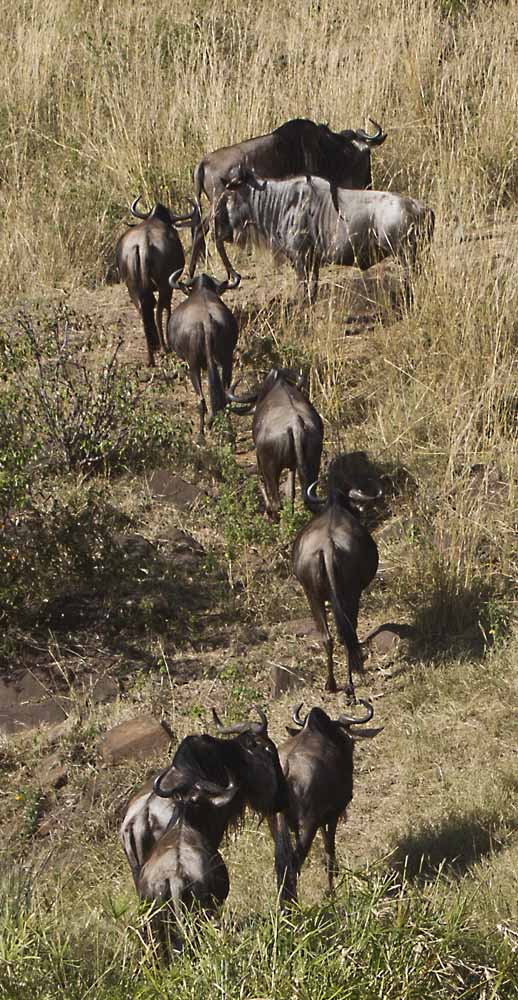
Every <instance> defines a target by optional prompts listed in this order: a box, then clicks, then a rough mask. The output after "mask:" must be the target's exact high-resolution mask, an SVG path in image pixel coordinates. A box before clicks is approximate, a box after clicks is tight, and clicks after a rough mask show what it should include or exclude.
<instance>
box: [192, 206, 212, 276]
mask: <svg viewBox="0 0 518 1000" xmlns="http://www.w3.org/2000/svg"><path fill="white" fill-rule="evenodd" d="M209 228H210V219H209V217H208V216H205V218H204V219H202V220H201V222H200V223H198V225H197V226H196V231H195V234H194V239H193V241H192V249H191V259H190V261H189V277H190V278H192V277H193V275H194V272H195V271H196V265H197V263H198V258H199V257H200V255H201V254H202V253H205V252H206V249H207V247H206V243H205V237H206V235H207V233H208V231H209Z"/></svg>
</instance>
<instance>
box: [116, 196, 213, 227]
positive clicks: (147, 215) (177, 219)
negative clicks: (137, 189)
mask: <svg viewBox="0 0 518 1000" xmlns="http://www.w3.org/2000/svg"><path fill="white" fill-rule="evenodd" d="M140 199H141V195H140V194H139V195H138V196H137V197H136V198H135V199H134V200H133V201H132V203H131V208H130V212H131V214H132V215H134V216H135V218H136V219H142V220H144V221H145V220H147V219H157V220H158V221H159V222H165V224H166V225H167V226H177V225H178V224H179V223H182V222H183V223H186V224H187V225H192V221H193V213H195V212H197V209H196V206H195V205H194V204H193V211H192V212H189V214H188V215H174V214H173V212H171V210H170V209H169V208H166V206H165V205H162V203H161V202H159V201H157V203H156V205H154V207H153V208H151V209H150V210H149V212H140V211H139V210H138V209H137V205H138V203H139V201H140ZM180 228H181V227H180Z"/></svg>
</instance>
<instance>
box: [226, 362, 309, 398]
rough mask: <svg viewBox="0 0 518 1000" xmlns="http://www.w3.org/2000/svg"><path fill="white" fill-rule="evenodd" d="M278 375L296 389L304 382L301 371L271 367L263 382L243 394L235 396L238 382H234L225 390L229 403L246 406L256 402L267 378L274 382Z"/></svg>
mask: <svg viewBox="0 0 518 1000" xmlns="http://www.w3.org/2000/svg"><path fill="white" fill-rule="evenodd" d="M279 377H282V378H284V379H285V380H286V381H287V382H292V383H293V384H294V385H295V386H296V388H297V389H300V388H301V387H302V386H303V385H304V382H305V377H304V374H303V373H302V372H301V371H298V372H297V371H295V369H294V368H272V370H271V371H270V372H269V373H268V375H267V376H266V378H265V380H264V382H263V383H261V385H258V386H256V387H255V389H252V390H251V391H250V392H247V393H246V394H245V395H244V396H236V394H235V389H236V386H237V384H238V383H237V382H234V385H233V386H232V389H230V390H227V393H226V395H227V399H228V400H229V402H230V403H238V404H239V405H240V406H248V405H250V404H253V403H256V402H257V397H258V395H259V393H260V391H261V389H262V387H263V385H264V384H265V383H266V382H267V381H268V379H272V382H276V381H277V379H278V378H279ZM238 381H239V380H238Z"/></svg>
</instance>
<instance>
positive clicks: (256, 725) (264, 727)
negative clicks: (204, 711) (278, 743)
mask: <svg viewBox="0 0 518 1000" xmlns="http://www.w3.org/2000/svg"><path fill="white" fill-rule="evenodd" d="M253 707H254V709H255V711H256V712H257V714H258V716H259V718H260V720H261V721H260V722H251V721H250V722H236V723H235V725H233V726H224V725H223V723H222V721H221V719H220V718H219V715H218V713H217V712H216V709H215V708H213V709H212V719H213V722H214V725H215V727H216V729H217V731H218V733H221V735H222V736H237V735H239V733H247V732H248V733H253V734H254V736H267V734H268V719H267V718H266V715H265V713H264V712H263V710H262V708H259V705H254V706H253Z"/></svg>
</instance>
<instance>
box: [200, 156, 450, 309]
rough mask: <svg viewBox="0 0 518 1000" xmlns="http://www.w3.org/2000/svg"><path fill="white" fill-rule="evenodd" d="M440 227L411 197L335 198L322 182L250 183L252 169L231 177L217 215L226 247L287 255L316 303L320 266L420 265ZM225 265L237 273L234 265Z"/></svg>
mask: <svg viewBox="0 0 518 1000" xmlns="http://www.w3.org/2000/svg"><path fill="white" fill-rule="evenodd" d="M434 221H435V216H434V213H433V211H432V210H431V209H430V208H428V207H427V206H426V205H425V204H424V203H423V202H421V201H417V200H416V199H415V198H410V197H408V196H406V195H400V194H394V193H393V192H392V191H351V190H348V189H347V188H338V189H337V190H336V198H334V197H333V192H332V188H331V185H330V184H329V181H326V180H322V178H320V177H292V178H291V179H290V180H285V181H267V182H261V184H259V182H258V181H257V180H255V181H254V183H251V180H250V170H249V169H248V168H244V167H243V166H242V165H240V164H238V166H236V167H233V168H232V170H231V171H230V176H229V179H228V181H227V186H226V188H225V191H224V192H223V194H222V195H221V197H220V198H219V201H218V206H217V209H216V216H215V226H216V231H217V233H218V239H219V241H220V243H221V242H229V243H232V242H234V243H237V244H240V245H246V244H247V243H248V242H255V243H258V244H262V245H265V246H268V247H270V248H271V249H272V250H273V251H274V253H275V254H281V255H283V256H285V257H286V258H287V259H288V260H289V261H290V263H291V264H292V265H293V267H294V268H295V271H296V273H297V276H298V278H299V280H300V281H302V282H304V288H305V291H306V293H307V295H308V296H309V298H310V299H313V298H314V296H315V294H316V289H317V283H318V275H319V269H320V266H321V264H343V265H345V266H348V267H359V268H360V269H361V270H366V269H367V268H368V267H371V266H372V265H373V264H376V263H378V262H379V261H380V260H383V259H384V258H385V257H396V258H397V259H399V260H401V262H402V263H404V264H406V265H408V266H413V265H415V263H416V258H417V250H418V247H419V245H420V244H421V243H423V244H427V243H428V242H429V240H430V239H431V237H432V235H433V228H434ZM227 261H228V258H227ZM225 266H226V267H227V271H228V273H229V274H231V273H232V272H233V268H232V265H231V264H227V263H225Z"/></svg>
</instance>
